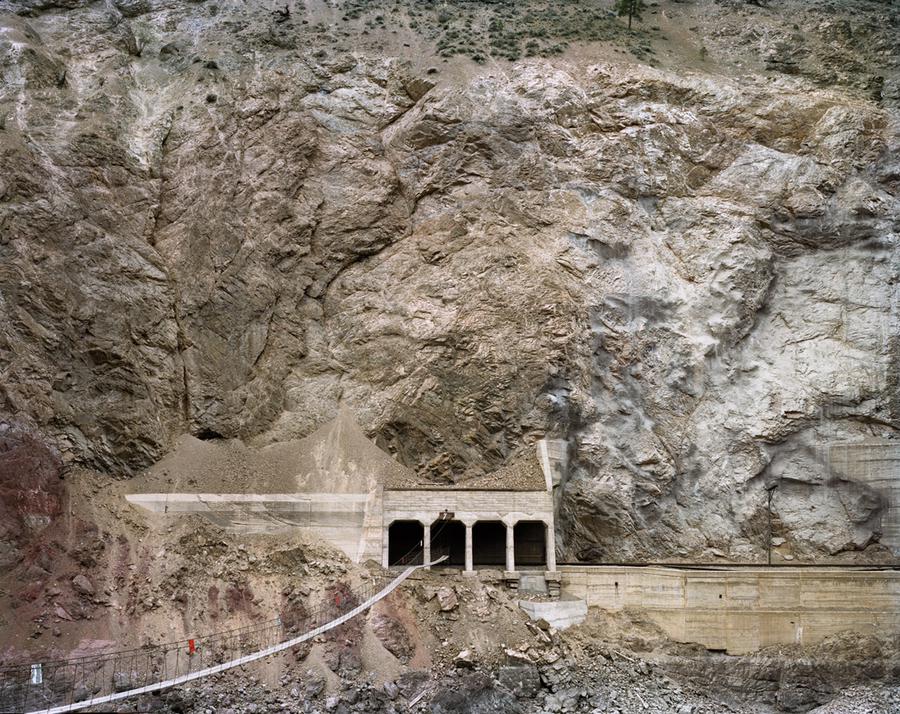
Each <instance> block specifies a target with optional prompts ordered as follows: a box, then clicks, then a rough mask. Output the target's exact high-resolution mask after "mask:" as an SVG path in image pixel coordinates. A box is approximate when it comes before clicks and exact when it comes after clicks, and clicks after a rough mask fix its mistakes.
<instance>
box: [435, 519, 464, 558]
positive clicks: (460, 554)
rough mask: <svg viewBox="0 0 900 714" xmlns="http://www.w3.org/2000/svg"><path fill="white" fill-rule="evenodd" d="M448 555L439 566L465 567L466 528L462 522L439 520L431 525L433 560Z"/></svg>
mask: <svg viewBox="0 0 900 714" xmlns="http://www.w3.org/2000/svg"><path fill="white" fill-rule="evenodd" d="M443 555H446V556H447V560H445V561H444V562H442V563H439V565H452V566H455V567H464V566H465V564H466V527H465V526H464V525H463V523H462V522H461V521H448V520H441V519H438V520H436V521H435V522H434V523H432V524H431V559H432V560H437V559H438V558H440V557H441V556H443Z"/></svg>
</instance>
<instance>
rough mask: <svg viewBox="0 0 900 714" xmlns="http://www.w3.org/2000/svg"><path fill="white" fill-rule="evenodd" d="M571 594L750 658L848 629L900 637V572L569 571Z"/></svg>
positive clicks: (566, 588)
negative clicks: (766, 650) (637, 611)
mask: <svg viewBox="0 0 900 714" xmlns="http://www.w3.org/2000/svg"><path fill="white" fill-rule="evenodd" d="M559 570H560V572H561V573H562V587H563V592H564V593H566V594H569V595H572V596H575V597H580V598H584V599H585V601H586V602H587V603H588V605H589V606H591V607H600V608H604V609H607V610H621V609H624V608H640V609H641V611H642V613H643V614H645V615H646V616H647V617H649V618H650V619H651V620H652V621H653V622H655V623H656V624H657V625H659V626H660V627H661V628H662V629H663V630H664V631H665V632H666V634H667V635H668V636H669V637H671V638H672V639H674V640H677V641H679V642H696V643H699V644H702V645H704V646H705V647H708V648H709V649H715V650H725V651H727V652H729V653H731V654H745V653H748V652H753V651H755V650H757V649H759V648H760V647H767V646H769V645H775V644H788V643H799V644H812V643H814V642H817V641H819V640H821V639H823V638H825V637H827V636H828V635H832V634H834V633H836V632H840V631H841V630H853V631H855V632H860V633H879V634H882V635H885V634H887V635H890V634H897V633H900V571H874V570H845V569H829V568H788V567H778V568H759V569H755V568H754V569H721V570H680V569H675V568H661V567H617V566H562V567H560V568H559Z"/></svg>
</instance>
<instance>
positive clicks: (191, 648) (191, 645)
mask: <svg viewBox="0 0 900 714" xmlns="http://www.w3.org/2000/svg"><path fill="white" fill-rule="evenodd" d="M196 651H197V648H196V647H195V646H194V641H193V640H188V654H194V652H196Z"/></svg>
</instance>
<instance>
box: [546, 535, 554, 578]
mask: <svg viewBox="0 0 900 714" xmlns="http://www.w3.org/2000/svg"><path fill="white" fill-rule="evenodd" d="M545 525H546V526H547V570H549V571H550V572H551V573H555V572H556V532H555V531H554V530H553V524H552V523H546V524H545Z"/></svg>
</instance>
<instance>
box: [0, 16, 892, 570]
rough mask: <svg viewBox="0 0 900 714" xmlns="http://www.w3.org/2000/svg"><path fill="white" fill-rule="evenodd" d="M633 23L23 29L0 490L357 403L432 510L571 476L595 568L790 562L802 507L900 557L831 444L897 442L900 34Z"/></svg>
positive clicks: (422, 21) (0, 340)
mask: <svg viewBox="0 0 900 714" xmlns="http://www.w3.org/2000/svg"><path fill="white" fill-rule="evenodd" d="M607 5H609V3H606V2H601V3H587V2H579V3H572V4H571V5H567V10H566V11H565V12H564V13H563V12H562V11H560V13H556V14H553V15H548V14H547V11H546V8H544V9H543V10H542V9H541V8H543V7H544V6H542V5H541V4H540V3H536V2H527V3H510V2H499V3H494V4H490V3H479V2H460V3H458V7H457V6H456V5H453V4H449V5H446V4H445V5H441V6H438V5H437V4H432V3H410V2H401V1H399V0H398V1H397V2H394V3H383V4H381V3H379V4H374V3H365V2H362V1H361V0H353V1H352V2H351V1H350V0H347V2H338V1H337V0H334V1H331V2H313V1H310V2H307V3H301V2H294V1H293V0H290V1H289V2H287V3H286V4H285V3H283V2H278V3H269V2H258V1H257V0H248V1H247V2H239V1H238V0H222V1H219V2H212V1H211V0H207V2H189V1H188V0H113V1H107V2H100V1H98V2H90V1H89V0H0V9H2V10H6V12H5V13H3V14H0V76H2V81H0V165H2V172H0V373H2V380H0V422H2V424H3V425H4V426H3V430H4V431H3V435H4V438H5V439H6V438H9V439H10V440H12V441H11V442H10V443H14V444H16V445H17V446H16V447H15V449H12V450H11V451H9V452H6V451H5V452H4V456H3V458H6V456H5V454H7V453H13V452H14V453H15V454H16V455H15V456H14V458H17V459H32V460H37V461H41V460H44V459H45V451H44V450H46V449H48V448H49V449H52V450H54V451H55V452H56V453H57V454H58V458H60V459H61V460H62V461H63V462H64V463H73V462H75V463H78V464H80V465H83V466H88V467H91V468H93V469H96V470H98V471H101V472H103V473H105V474H107V475H108V476H109V477H110V478H120V477H123V476H128V475H131V474H133V473H135V472H137V471H139V470H140V469H142V468H144V467H146V466H148V465H149V464H151V463H153V462H154V461H156V460H157V459H159V458H160V457H161V456H163V455H164V454H165V453H166V452H167V451H168V450H169V449H170V448H171V446H172V445H173V443H174V442H175V440H176V439H177V438H178V437H179V436H180V435H181V434H184V433H191V434H194V435H196V436H199V437H201V438H217V437H240V438H242V439H244V440H246V441H249V442H252V443H257V444H262V443H269V442H272V441H275V440H281V439H286V438H296V437H299V436H303V435H305V434H307V433H309V432H311V431H312V430H313V428H314V427H315V426H316V425H318V424H320V423H322V422H323V421H325V420H326V419H328V418H330V417H332V416H333V415H334V414H335V412H336V411H337V407H338V404H339V403H341V402H343V403H345V404H347V405H348V406H350V407H351V408H352V409H353V410H354V411H356V412H357V413H358V414H359V415H360V418H361V421H362V423H363V424H364V425H365V426H366V428H367V429H368V431H369V432H370V433H371V434H374V435H375V436H377V438H378V440H379V443H381V444H382V445H384V446H385V447H386V448H388V449H389V450H390V451H392V452H393V453H395V454H396V456H397V457H398V459H399V460H401V461H402V462H404V463H405V464H406V465H408V466H410V467H412V468H415V469H417V470H418V471H419V472H421V473H424V474H427V475H429V476H430V477H432V478H434V479H436V480H442V479H450V480H454V481H458V480H461V479H465V478H467V477H470V476H473V475H477V474H480V473H484V472H486V471H491V470H494V469H496V468H498V467H500V466H502V465H503V464H505V463H508V462H509V461H510V459H511V458H513V457H514V456H515V455H517V454H518V453H520V452H521V451H522V450H524V449H529V448H531V444H532V443H533V441H534V439H536V438H539V437H540V436H542V435H548V436H551V437H554V438H563V439H567V440H569V443H570V445H571V455H570V473H569V475H568V480H567V482H566V483H565V484H564V486H563V490H562V494H561V519H560V520H561V524H560V528H561V533H560V539H559V542H560V543H561V544H562V547H563V548H564V555H565V557H568V558H585V559H642V558H650V559H664V558H697V557H713V556H714V555H725V556H728V557H730V558H732V559H736V560H747V559H751V558H752V559H756V560H759V559H761V558H764V557H765V543H766V532H767V528H768V525H769V512H768V509H767V499H768V497H769V493H768V492H767V491H766V488H765V487H766V486H767V485H772V484H774V483H780V484H782V486H781V487H780V488H779V489H778V491H777V492H776V493H775V495H774V496H773V499H774V500H773V504H772V520H773V521H774V525H773V528H774V533H775V534H776V535H777V536H778V537H779V538H782V539H784V540H786V541H787V542H788V543H789V544H791V545H792V547H793V549H794V550H793V552H795V553H797V554H798V555H800V556H825V555H837V554H841V553H843V552H845V551H850V552H855V551H861V550H865V553H864V556H865V557H872V558H879V559H882V560H884V559H888V558H891V557H893V556H892V555H891V553H890V552H889V551H887V550H886V549H885V548H883V547H882V546H880V545H879V543H878V541H879V538H880V535H881V518H882V516H883V514H884V512H885V511H886V509H887V507H888V504H887V502H886V501H885V498H884V496H883V494H880V493H879V492H877V491H876V490H873V489H872V488H871V487H869V486H867V485H865V484H859V483H853V482H850V481H848V480H847V479H845V478H843V477H841V476H840V475H837V476H836V475H835V474H834V473H833V472H832V471H831V469H830V468H829V465H828V463H827V462H825V461H823V460H822V459H821V458H820V457H819V456H818V454H819V453H820V451H819V448H818V447H820V446H821V445H823V444H827V443H833V442H842V441H861V440H864V439H871V438H877V439H882V440H883V439H894V438H897V437H898V429H900V390H898V369H900V336H898V335H900V324H898V323H900V321H898V311H897V305H898V298H900V287H898V270H900V267H898V266H900V260H898V250H897V240H898V237H897V234H898V226H900V200H898V191H900V153H898V152H900V132H898V126H900V125H898V120H900V113H898V110H897V101H898V90H897V87H898V84H897V77H898V61H900V52H898V46H897V42H898V41H897V38H898V37H900V32H898V26H900V13H898V9H897V8H896V6H895V5H893V4H891V3H888V2H875V1H874V0H872V1H865V0H858V1H856V2H853V1H850V0H847V1H846V2H837V1H836V0H835V1H832V2H830V3H816V4H811V3H803V2H789V1H785V2H779V3H775V2H772V3H770V4H769V6H766V3H762V2H760V3H754V4H750V3H743V2H738V1H737V0H731V1H729V2H725V1H720V2H712V1H711V0H698V1H697V2H674V1H673V2H668V1H667V2H660V3H653V4H652V7H651V8H650V9H649V10H648V11H647V13H645V16H644V21H643V22H642V23H638V25H637V29H636V32H634V33H628V32H627V31H626V30H625V29H624V25H623V24H622V22H621V21H620V20H618V19H617V18H615V17H613V16H611V14H610V12H609V8H608V7H607ZM447 8H450V9H449V10H448V9H447ZM598 8H599V9H598ZM542 12H543V13H544V14H543V15H542V14H541V13H542ZM379 18H380V19H379ZM498 23H499V24H498ZM18 434H26V435H27V436H26V437H25V441H24V442H23V441H22V439H21V438H20V436H17V435H18ZM22 443H25V446H21V444H22ZM28 444H32V446H31V447H28ZM10 458H13V457H10ZM46 458H50V457H49V456H47V457H46ZM53 458H57V456H54V457H53ZM7 461H8V459H7ZM53 468H54V469H55V468H58V467H57V466H55V465H54V466H53ZM17 473H18V472H17V471H16V469H15V468H12V467H9V468H5V469H4V468H3V467H2V466H0V475H4V476H3V478H4V483H5V484H6V485H7V486H9V488H11V489H12V490H15V488H17V478H18V477H17V476H16V474H17ZM47 489H48V493H52V494H55V491H54V489H55V486H52V485H50V486H48V487H47ZM56 498H57V496H56V495H53V496H52V499H51V500H53V499H56ZM7 500H9V499H7ZM16 503H19V501H16ZM47 503H49V501H48V502H47ZM47 503H44V504H43V506H42V507H43V508H44V510H47V511H52V510H54V509H56V508H57V506H56V501H55V500H54V501H53V503H51V504H50V505H47ZM811 505H814V506H815V509H814V511H815V512H812V511H811V510H810V506H811ZM28 523H29V524H31V525H29V526H28V527H34V524H33V522H32V521H28ZM24 527H25V526H23V528H24ZM16 528H18V526H16ZM11 548H12V546H11ZM10 552H12V551H10Z"/></svg>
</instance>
